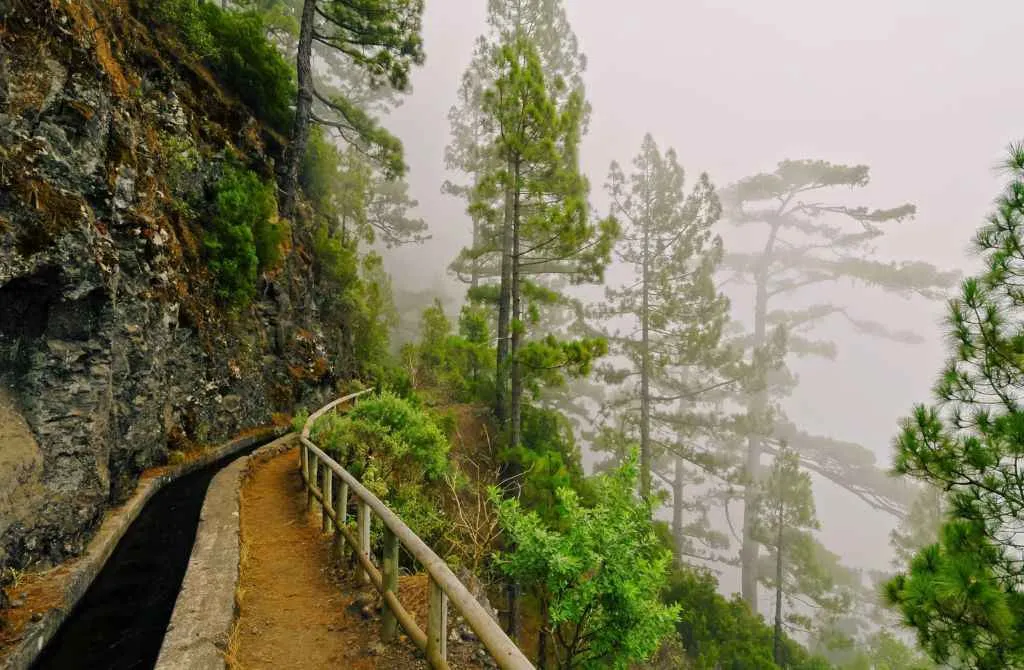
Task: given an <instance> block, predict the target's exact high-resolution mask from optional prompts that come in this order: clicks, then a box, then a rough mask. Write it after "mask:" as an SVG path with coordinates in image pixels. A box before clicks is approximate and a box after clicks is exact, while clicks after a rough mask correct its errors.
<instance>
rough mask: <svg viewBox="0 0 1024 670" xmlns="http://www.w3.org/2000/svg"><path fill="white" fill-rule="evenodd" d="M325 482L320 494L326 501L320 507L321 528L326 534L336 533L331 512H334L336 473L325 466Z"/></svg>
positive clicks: (323, 478)
mask: <svg viewBox="0 0 1024 670" xmlns="http://www.w3.org/2000/svg"><path fill="white" fill-rule="evenodd" d="M321 479H322V480H323V486H321V487H320V492H321V493H322V494H323V496H324V499H323V500H322V501H321V502H322V504H321V505H320V527H321V529H322V530H323V532H325V533H331V532H334V522H333V521H331V512H333V511H334V473H333V472H331V469H330V468H328V467H326V465H325V466H324V475H323V477H321Z"/></svg>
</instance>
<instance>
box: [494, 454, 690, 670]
mask: <svg viewBox="0 0 1024 670" xmlns="http://www.w3.org/2000/svg"><path fill="white" fill-rule="evenodd" d="M593 485H594V488H595V491H596V496H595V498H596V503H595V504H594V505H593V506H585V505H583V504H582V502H581V500H580V497H579V495H578V494H577V493H576V492H575V491H573V490H572V489H569V488H564V487H563V488H561V489H559V490H558V492H557V494H556V495H557V499H558V504H557V506H556V510H557V524H556V527H557V528H558V529H559V530H555V529H553V528H551V527H549V526H548V525H547V524H546V523H545V522H544V521H543V520H542V519H541V517H540V516H538V514H537V513H536V512H526V511H524V510H523V509H522V507H521V504H520V502H519V501H518V500H515V499H505V500H501V499H500V497H499V495H498V492H497V491H496V490H494V491H492V500H493V501H494V502H495V504H497V505H498V516H499V520H500V523H501V526H502V528H503V529H504V531H505V533H506V535H507V537H508V539H509V540H510V541H511V542H512V543H513V544H514V546H515V547H516V550H515V552H514V553H512V554H508V555H499V556H498V563H499V566H500V567H501V569H502V570H503V571H504V572H505V574H507V575H508V576H510V577H512V578H513V579H516V580H519V581H521V582H522V583H523V584H524V585H526V586H527V588H529V589H530V590H531V591H532V592H533V593H534V594H535V595H536V596H537V598H538V599H539V600H540V601H541V602H542V610H543V611H544V612H546V614H547V625H548V626H550V629H551V631H552V637H553V639H554V640H555V642H556V645H555V649H556V656H557V657H558V660H559V665H560V667H562V668H626V667H628V665H629V664H630V663H632V662H635V661H639V660H643V659H646V658H649V657H650V656H651V655H652V654H654V652H655V651H657V649H658V646H659V644H660V642H661V640H662V638H664V637H665V636H666V635H668V634H670V633H671V631H672V625H673V623H674V622H675V621H676V619H677V618H678V615H679V609H680V608H679V606H678V605H671V606H670V605H664V604H663V603H661V602H660V601H659V599H658V595H659V591H660V589H661V586H662V584H664V580H665V575H666V571H667V569H668V565H669V563H670V561H671V554H670V553H669V552H667V551H665V550H664V549H663V548H662V547H661V545H660V543H659V542H658V539H657V537H656V535H655V533H654V531H653V529H652V527H651V523H650V515H651V510H650V507H649V506H648V505H647V504H645V503H641V502H637V501H636V500H634V498H633V490H634V487H635V486H636V467H635V463H633V462H628V463H627V464H626V465H624V466H623V467H622V468H621V469H619V470H617V471H614V472H612V473H609V474H604V475H598V476H597V477H596V478H595V481H594V482H593Z"/></svg>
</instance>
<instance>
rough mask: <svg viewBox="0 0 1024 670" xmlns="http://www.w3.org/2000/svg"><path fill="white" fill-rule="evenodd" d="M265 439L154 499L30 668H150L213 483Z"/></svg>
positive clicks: (163, 490) (166, 488)
mask: <svg viewBox="0 0 1024 670" xmlns="http://www.w3.org/2000/svg"><path fill="white" fill-rule="evenodd" d="M275 437H276V435H274V436H269V437H267V438H265V439H260V440H257V441H255V442H253V443H252V444H250V445H248V446H246V447H244V448H242V449H240V450H238V451H236V452H234V453H231V454H230V455H227V456H224V457H223V458H221V459H219V460H217V461H215V462H213V463H211V464H209V465H206V466H204V467H202V468H200V469H198V470H195V471H193V472H190V473H188V474H185V475H183V476H181V477H180V478H178V479H176V480H174V481H171V482H169V483H167V484H166V485H164V487H163V488H161V489H160V490H159V491H157V492H156V493H155V494H153V496H152V498H150V500H149V502H148V503H146V505H145V507H143V509H142V511H141V512H140V513H139V515H138V517H137V518H136V519H135V521H133V522H132V523H131V525H130V526H129V527H128V529H127V531H126V532H125V534H124V536H123V537H122V538H121V540H120V542H118V544H117V547H116V549H114V551H113V553H112V554H111V555H110V558H109V559H108V560H107V562H106V564H105V565H104V566H103V568H102V569H101V570H100V572H99V574H98V575H97V576H96V579H95V580H94V581H93V582H92V584H91V585H90V586H89V589H88V590H87V591H86V593H85V595H84V596H83V597H82V599H81V600H80V601H79V602H78V604H77V605H76V606H75V608H74V609H73V610H72V611H71V613H70V614H69V616H68V617H67V619H66V620H65V621H64V623H63V624H62V625H61V627H60V629H59V630H58V632H57V634H56V635H55V636H54V637H53V639H52V640H51V641H50V642H49V643H48V644H47V645H46V647H45V648H44V649H43V651H42V653H41V654H40V655H39V656H38V657H37V659H36V660H35V662H34V663H33V665H32V668H33V669H38V670H68V669H69V668H103V669H104V670H151V668H153V667H154V665H155V664H156V660H157V657H158V655H159V653H160V647H161V644H162V642H163V639H164V634H165V632H166V630H167V624H168V622H169V621H170V619H171V614H172V612H173V611H174V605H175V601H176V599H177V596H178V591H179V590H180V589H181V585H182V580H183V578H184V576H185V573H186V571H187V569H188V564H189V557H190V556H191V552H192V545H193V543H194V542H195V538H196V528H197V526H198V524H199V516H200V511H201V509H202V507H203V501H204V499H205V496H206V491H207V488H208V487H209V485H210V481H211V480H212V479H213V477H214V476H215V475H216V474H217V472H219V471H220V470H221V469H222V468H224V467H225V466H227V465H228V464H230V463H231V462H232V461H234V460H235V459H237V458H240V457H243V456H245V455H247V454H249V453H251V452H252V451H254V450H255V449H257V448H259V447H260V446H263V445H264V444H267V443H269V442H271V441H273V440H274V439H275Z"/></svg>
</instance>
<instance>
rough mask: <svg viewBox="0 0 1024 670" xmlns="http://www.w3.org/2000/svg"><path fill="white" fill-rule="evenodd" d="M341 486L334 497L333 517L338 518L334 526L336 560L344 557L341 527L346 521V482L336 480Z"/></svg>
mask: <svg viewBox="0 0 1024 670" xmlns="http://www.w3.org/2000/svg"><path fill="white" fill-rule="evenodd" d="M338 483H339V484H340V485H341V488H340V489H339V490H338V496H337V497H336V498H335V499H334V518H335V519H337V520H338V523H337V524H335V528H334V549H335V550H336V551H337V552H338V560H339V561H340V560H341V559H343V558H344V557H345V534H344V533H342V532H341V529H342V528H344V527H345V524H347V523H348V482H345V481H344V480H342V481H339V482H338Z"/></svg>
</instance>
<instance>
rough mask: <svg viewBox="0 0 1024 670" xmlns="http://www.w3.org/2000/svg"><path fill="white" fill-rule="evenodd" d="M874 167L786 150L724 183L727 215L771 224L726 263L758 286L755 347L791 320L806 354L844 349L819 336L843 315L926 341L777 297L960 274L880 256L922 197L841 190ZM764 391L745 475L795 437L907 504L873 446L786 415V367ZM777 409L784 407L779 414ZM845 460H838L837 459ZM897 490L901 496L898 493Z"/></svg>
mask: <svg viewBox="0 0 1024 670" xmlns="http://www.w3.org/2000/svg"><path fill="white" fill-rule="evenodd" d="M868 179H869V170H868V167H867V166H864V165H855V166H847V165H834V164H832V163H828V162H826V161H816V160H798V161H793V160H787V161H782V162H781V163H779V165H778V167H777V168H776V170H775V171H774V172H771V173H763V174H758V175H754V176H752V177H748V178H746V179H743V180H741V181H739V182H738V183H736V184H735V185H733V186H731V187H730V188H728V189H726V190H725V191H724V192H723V204H724V205H725V210H726V212H727V214H728V218H729V219H730V220H731V221H732V223H734V224H735V225H737V226H739V227H741V228H742V229H743V230H744V231H745V234H746V239H753V234H754V229H755V228H757V229H759V230H761V231H762V234H763V237H761V238H760V239H762V240H763V243H762V246H761V247H760V249H758V250H756V251H751V252H747V253H730V254H727V255H726V258H725V262H724V265H725V267H726V268H727V269H728V270H730V271H731V276H730V280H733V281H739V282H744V283H747V284H749V285H752V286H753V288H754V293H755V296H754V309H753V319H752V323H753V330H752V333H750V335H749V337H748V338H747V340H746V344H747V345H748V346H749V347H750V349H751V350H752V351H758V350H761V349H762V348H763V347H765V346H766V344H767V342H768V338H769V329H770V328H771V327H772V326H774V325H783V326H785V327H786V329H787V331H788V336H787V346H788V349H789V351H790V352H791V353H792V354H794V355H799V356H807V355H814V356H825V357H828V358H832V357H834V356H835V345H834V344H833V343H832V342H828V341H822V340H817V339H814V337H813V335H812V331H813V329H814V327H815V326H817V325H819V324H821V323H822V322H823V321H825V320H826V319H829V318H841V319H844V320H845V321H846V322H847V323H849V324H850V325H851V326H852V327H853V328H854V330H855V331H856V332H860V333H863V334H866V335H872V336H876V337H884V338H887V339H890V340H894V341H899V342H917V341H919V340H920V338H919V336H917V335H914V334H911V333H907V332H900V331H894V330H892V329H891V328H889V327H888V326H886V325H885V324H882V323H879V322H875V321H870V320H866V319H863V318H860V317H859V316H856V315H854V314H852V313H851V312H850V311H849V310H848V308H847V307H846V306H844V305H841V304H836V303H822V304H816V305H813V306H811V307H808V308H805V309H801V310H786V309H780V308H779V307H777V306H776V305H775V303H777V302H778V301H780V300H783V299H785V298H786V297H791V296H793V295H794V294H798V293H799V292H800V291H801V290H804V289H807V288H809V287H812V286H816V285H822V284H829V283H834V282H842V281H851V282H854V281H855V282H860V283H863V284H866V285H868V286H871V287H874V288H876V289H881V290H883V291H887V292H892V293H896V294H900V295H905V296H906V295H915V294H916V295H922V296H925V297H927V298H934V297H936V296H938V295H939V292H938V291H937V289H938V288H941V287H947V286H949V285H951V283H952V282H954V281H955V280H956V275H955V273H945V272H940V271H938V270H936V269H935V268H934V267H932V266H930V265H927V264H925V263H918V262H905V263H885V262H882V261H878V260H871V259H870V256H871V255H872V253H873V252H874V251H875V249H874V247H873V243H874V242H876V241H877V240H878V239H879V238H880V237H881V236H882V235H883V234H884V233H885V226H887V225H891V224H894V223H898V222H901V221H904V220H906V219H908V218H910V217H912V216H913V215H914V213H915V208H914V206H913V205H910V204H905V205H900V206H897V207H893V208H891V209H870V208H868V207H863V206H849V205H845V204H842V202H841V200H839V199H838V198H836V197H835V195H834V191H835V190H836V189H839V188H846V189H854V188H863V187H865V186H867V184H868ZM764 381H765V383H764V384H763V385H761V390H759V391H758V392H755V393H752V394H747V395H746V397H745V398H743V401H744V402H745V404H746V406H747V413H748V421H749V425H750V434H749V436H748V440H747V454H746V476H747V479H748V481H750V482H756V481H757V480H758V478H759V477H760V471H761V456H762V454H763V453H764V452H766V451H768V452H769V453H771V452H774V451H777V445H778V443H779V440H780V439H787V440H788V441H789V443H790V444H791V446H792V447H793V448H794V449H795V450H796V451H798V452H799V453H800V455H801V459H802V462H803V464H804V466H805V467H807V468H809V469H811V470H814V471H815V472H818V473H820V474H822V475H824V476H826V477H829V478H830V479H832V481H834V482H835V483H837V484H839V485H840V486H843V487H845V488H847V489H849V490H851V491H853V492H854V493H856V494H858V495H860V496H861V497H862V498H863V499H865V500H866V501H868V502H869V503H872V504H876V505H877V506H879V507H880V508H881V509H884V510H887V511H891V510H895V511H897V512H902V511H903V510H904V509H905V507H906V504H907V502H908V501H907V499H908V498H909V496H907V495H906V494H907V493H908V492H907V491H906V490H901V489H896V490H895V491H894V489H893V488H892V487H891V486H885V485H884V484H882V485H881V487H882V490H875V489H873V486H874V485H875V484H879V483H880V482H879V480H884V479H885V478H884V477H880V476H879V475H880V472H879V470H878V468H877V467H875V466H874V458H873V455H872V453H871V451H870V450H869V449H866V448H864V447H857V446H856V445H850V444H848V443H843V446H844V449H842V450H838V449H834V448H833V447H834V446H836V443H834V441H830V440H828V439H822V438H819V437H817V436H813V435H808V434H806V433H804V432H802V431H800V430H798V429H796V428H795V427H793V426H791V425H788V424H786V422H785V421H784V420H782V418H781V417H780V416H779V409H778V402H779V400H781V397H782V396H783V395H784V394H785V393H786V392H788V390H790V389H791V388H792V386H793V384H792V380H789V379H786V375H785V374H782V375H779V374H776V375H774V376H773V379H765V380H764ZM773 412H774V414H775V416H773ZM837 462H838V464H839V467H838V468H837V467H836V465H835V464H836V463H837ZM755 491H756V488H755V487H753V486H749V487H747V491H746V493H745V494H744V523H743V547H742V550H741V557H740V559H741V565H742V593H743V598H744V600H746V601H747V603H748V604H749V605H750V606H751V607H753V608H755V609H756V608H757V582H758V574H757V564H758V542H757V541H756V540H755V539H754V538H753V536H752V535H751V532H752V529H753V526H752V525H751V524H752V521H753V518H754V515H755V510H754V509H753V507H752V503H753V496H754V495H755ZM892 495H897V496H900V497H899V498H898V499H896V500H893V499H892V497H891V496H892Z"/></svg>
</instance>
